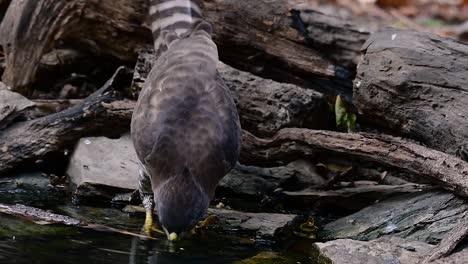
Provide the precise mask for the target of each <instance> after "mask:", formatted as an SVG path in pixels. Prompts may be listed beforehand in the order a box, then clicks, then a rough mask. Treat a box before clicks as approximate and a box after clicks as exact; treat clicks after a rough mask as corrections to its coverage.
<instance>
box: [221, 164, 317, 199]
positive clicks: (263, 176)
mask: <svg viewBox="0 0 468 264" xmlns="http://www.w3.org/2000/svg"><path fill="white" fill-rule="evenodd" d="M323 183H325V179H324V178H323V177H321V176H320V175H318V173H317V172H316V171H315V167H314V165H313V164H311V163H310V162H309V161H306V160H297V161H294V162H291V163H289V164H288V165H286V166H279V167H271V168H260V167H254V166H245V165H241V164H239V163H238V164H237V166H236V167H234V169H233V170H232V171H231V172H230V173H228V174H227V175H226V176H225V177H224V178H223V179H222V180H221V181H220V183H219V186H218V192H222V193H232V194H235V195H246V196H257V197H264V196H266V195H271V194H272V193H273V191H275V190H276V189H277V188H281V189H286V190H295V189H303V188H306V187H309V186H316V185H321V184H323Z"/></svg>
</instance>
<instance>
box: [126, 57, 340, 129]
mask: <svg viewBox="0 0 468 264" xmlns="http://www.w3.org/2000/svg"><path fill="white" fill-rule="evenodd" d="M153 62H154V55H152V54H151V53H150V52H148V51H146V52H142V53H141V54H140V56H139V59H138V63H137V65H136V68H135V69H136V70H135V73H134V79H133V85H132V93H133V94H134V98H137V94H138V93H139V91H140V90H141V88H142V87H143V84H144V81H145V80H146V77H147V76H148V74H149V71H150V70H151V68H152V65H153ZM218 71H219V73H220V74H221V76H222V77H223V79H224V81H225V83H226V85H227V86H228V87H229V89H230V91H231V95H232V96H233V97H234V100H235V102H236V106H237V109H238V111H239V115H240V120H241V124H242V128H243V129H245V130H247V131H250V132H252V133H254V134H255V135H258V136H267V135H273V134H274V133H276V132H277V131H278V130H280V129H281V128H284V127H306V128H313V129H327V128H332V127H333V122H334V120H333V118H334V117H333V114H332V113H331V112H330V110H329V107H328V103H327V100H326V97H325V96H324V95H323V94H321V93H319V92H315V91H313V90H309V89H304V88H301V87H299V86H296V85H293V84H286V83H278V82H275V81H272V80H268V79H262V78H259V77H257V76H254V75H252V74H250V73H247V72H243V71H240V70H236V69H234V68H232V67H230V66H228V65H225V64H222V63H220V64H219V66H218Z"/></svg>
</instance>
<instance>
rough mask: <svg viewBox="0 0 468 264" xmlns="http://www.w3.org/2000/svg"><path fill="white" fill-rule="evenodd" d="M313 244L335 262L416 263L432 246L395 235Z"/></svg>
mask: <svg viewBox="0 0 468 264" xmlns="http://www.w3.org/2000/svg"><path fill="white" fill-rule="evenodd" d="M315 245H317V247H318V248H319V249H320V253H321V256H324V257H327V258H329V259H331V260H332V262H333V263H335V264H364V263H368V264H373V263H385V264H400V263H401V264H403V263H404V264H413V263H414V264H416V263H420V261H421V260H422V259H423V258H424V257H425V256H426V255H428V254H429V253H430V251H431V249H432V248H433V247H434V246H432V245H429V244H426V243H423V242H410V241H407V240H404V239H401V238H396V237H392V238H382V239H378V240H374V241H370V242H364V241H356V240H351V239H339V240H334V241H329V242H326V243H315ZM461 263H463V262H460V264H461Z"/></svg>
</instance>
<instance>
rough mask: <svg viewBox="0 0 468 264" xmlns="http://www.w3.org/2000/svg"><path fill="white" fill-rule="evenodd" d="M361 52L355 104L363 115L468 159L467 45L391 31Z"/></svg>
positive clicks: (376, 38) (427, 35)
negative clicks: (467, 104)
mask: <svg viewBox="0 0 468 264" xmlns="http://www.w3.org/2000/svg"><path fill="white" fill-rule="evenodd" d="M363 52H364V57H363V59H362V61H361V63H360V64H359V66H358V73H357V78H356V80H355V83H354V100H355V106H356V108H357V109H358V110H359V112H360V113H361V114H362V115H363V117H364V118H365V119H366V120H367V121H369V122H373V123H377V124H378V125H379V126H381V127H384V128H388V129H390V130H391V131H392V132H394V133H397V134H399V135H404V136H406V137H409V138H413V139H415V140H418V141H421V142H423V143H424V144H426V145H427V146H429V147H431V148H434V149H438V150H441V151H444V152H446V153H449V154H458V155H459V156H461V157H464V158H465V159H467V158H468V152H467V151H468V121H467V118H468V108H467V107H466V102H468V86H467V81H468V77H467V76H468V68H467V67H466V65H468V56H467V55H468V46H467V45H463V44H461V43H459V42H456V41H454V40H451V39H446V38H442V37H438V36H435V35H432V34H429V33H418V32H414V31H403V30H396V29H387V30H383V31H380V32H378V33H375V34H374V35H372V36H371V38H370V39H369V40H368V41H367V43H366V44H365V45H364V47H363ZM467 160H468V159H467Z"/></svg>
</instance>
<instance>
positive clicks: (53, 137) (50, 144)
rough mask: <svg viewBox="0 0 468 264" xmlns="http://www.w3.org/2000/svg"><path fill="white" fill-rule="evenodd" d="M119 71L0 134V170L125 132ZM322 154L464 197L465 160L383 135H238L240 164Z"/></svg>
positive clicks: (467, 189)
mask: <svg viewBox="0 0 468 264" xmlns="http://www.w3.org/2000/svg"><path fill="white" fill-rule="evenodd" d="M124 71H125V70H124V69H123V68H120V69H119V70H118V71H117V73H116V74H115V75H114V77H113V78H111V80H110V81H109V82H108V83H107V84H106V85H105V86H104V87H103V88H101V89H100V90H98V91H97V92H96V93H94V94H93V95H91V96H90V97H89V98H87V99H85V100H84V101H83V102H82V103H81V104H79V105H77V106H75V107H73V108H70V109H67V110H65V111H62V112H59V113H56V114H53V115H49V116H45V117H43V118H39V119H35V120H32V121H27V122H23V123H16V124H14V125H13V126H10V127H8V128H7V129H6V130H4V131H3V133H1V134H0V143H1V144H0V145H2V146H3V147H2V150H1V152H0V161H1V162H0V171H2V172H3V171H5V170H7V169H11V168H13V167H14V166H15V165H19V164H21V163H24V162H26V161H34V160H36V159H38V158H40V157H42V156H43V155H45V154H46V153H49V152H53V151H58V150H60V149H63V147H64V146H66V145H71V144H74V143H75V142H76V141H77V140H78V139H79V138H81V137H83V136H90V135H92V134H97V133H98V132H99V134H100V135H116V133H119V132H123V131H125V130H128V124H129V122H130V119H131V113H132V111H133V106H134V102H131V101H126V102H125V101H124V102H122V101H118V100H117V99H116V97H115V94H116V93H115V91H113V90H112V89H113V88H114V85H117V84H118V83H120V82H121V81H122V80H121V79H122V78H123V75H124ZM117 79H120V80H117ZM17 135H22V137H18V136H17ZM327 153H328V154H330V153H331V154H338V155H346V156H348V157H353V158H357V159H363V160H368V161H373V162H376V163H378V164H381V165H385V166H390V167H395V168H399V169H402V170H404V171H407V172H410V173H414V174H415V175H419V176H423V177H426V178H428V179H431V180H432V181H435V182H437V183H438V184H440V185H441V186H443V187H444V188H446V189H448V190H451V191H454V192H455V193H457V194H459V195H462V196H465V197H468V180H467V176H468V163H467V162H465V161H463V160H461V159H458V158H456V157H454V156H451V155H448V154H446V153H443V152H440V151H436V150H431V149H429V148H426V147H423V146H420V145H417V144H414V143H410V142H407V141H405V140H403V139H400V138H395V137H391V136H386V135H375V134H353V133H339V132H332V131H320V130H309V129H299V128H285V129H282V130H280V131H279V132H278V133H277V134H276V135H274V136H273V137H271V138H269V139H260V138H257V137H255V136H253V135H252V134H251V133H249V132H246V131H244V133H243V150H242V153H241V157H240V162H241V163H243V164H246V165H261V166H272V165H278V164H282V163H285V162H291V161H294V160H297V159H300V158H303V157H305V156H306V157H307V156H317V155H324V154H327Z"/></svg>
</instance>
